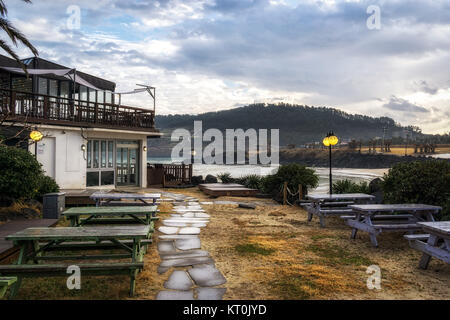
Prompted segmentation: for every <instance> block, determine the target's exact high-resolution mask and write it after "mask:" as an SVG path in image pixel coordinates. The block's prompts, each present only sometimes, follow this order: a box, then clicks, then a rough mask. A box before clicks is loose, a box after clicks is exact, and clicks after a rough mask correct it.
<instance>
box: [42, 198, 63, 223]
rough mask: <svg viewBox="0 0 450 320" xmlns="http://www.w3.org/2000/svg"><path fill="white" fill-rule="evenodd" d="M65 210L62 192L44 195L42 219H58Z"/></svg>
mask: <svg viewBox="0 0 450 320" xmlns="http://www.w3.org/2000/svg"><path fill="white" fill-rule="evenodd" d="M65 208H66V194H65V193H64V192H57V193H47V194H45V195H44V205H43V210H42V211H43V213H42V217H43V218H44V219H59V218H60V216H61V213H62V212H63V211H64V209H65Z"/></svg>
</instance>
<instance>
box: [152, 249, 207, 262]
mask: <svg viewBox="0 0 450 320" xmlns="http://www.w3.org/2000/svg"><path fill="white" fill-rule="evenodd" d="M160 256H161V259H163V260H171V259H185V258H197V257H209V253H208V252H207V251H203V250H192V251H187V252H186V251H185V252H174V253H167V254H166V253H164V254H160Z"/></svg>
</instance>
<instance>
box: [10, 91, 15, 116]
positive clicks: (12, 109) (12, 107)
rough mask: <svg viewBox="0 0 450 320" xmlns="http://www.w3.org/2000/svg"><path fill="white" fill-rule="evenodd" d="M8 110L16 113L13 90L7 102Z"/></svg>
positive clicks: (12, 113)
mask: <svg viewBox="0 0 450 320" xmlns="http://www.w3.org/2000/svg"><path fill="white" fill-rule="evenodd" d="M9 109H10V110H9V112H11V115H13V116H14V115H15V114H16V93H15V92H14V91H12V92H11V101H10V102H9Z"/></svg>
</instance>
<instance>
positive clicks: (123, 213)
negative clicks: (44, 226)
mask: <svg viewBox="0 0 450 320" xmlns="http://www.w3.org/2000/svg"><path fill="white" fill-rule="evenodd" d="M156 211H157V206H153V205H152V206H120V207H74V208H70V209H68V210H66V211H64V212H63V215H64V216H65V217H67V218H68V219H69V220H70V225H71V226H72V227H79V226H83V225H85V224H95V223H96V224H117V223H120V224H126V223H136V222H137V223H141V224H144V225H151V226H152V228H153V221H155V220H158V218H157V217H155V214H156ZM82 216H86V218H85V219H81V217H82Z"/></svg>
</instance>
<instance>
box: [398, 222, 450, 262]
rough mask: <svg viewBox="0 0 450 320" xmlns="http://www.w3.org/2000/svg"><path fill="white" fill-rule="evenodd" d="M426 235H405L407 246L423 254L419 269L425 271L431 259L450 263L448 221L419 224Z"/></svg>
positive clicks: (449, 228)
mask: <svg viewBox="0 0 450 320" xmlns="http://www.w3.org/2000/svg"><path fill="white" fill-rule="evenodd" d="M418 225H419V226H421V227H422V228H423V231H424V232H427V233H428V234H420V235H405V238H406V239H407V240H408V241H409V245H410V246H411V247H412V248H414V249H417V250H419V251H421V252H423V255H422V257H421V259H420V262H419V268H421V269H427V268H428V264H429V263H430V260H431V257H435V258H437V259H439V260H442V261H444V262H446V263H450V221H441V222H419V223H418Z"/></svg>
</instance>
